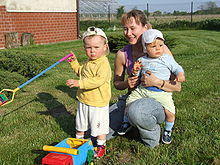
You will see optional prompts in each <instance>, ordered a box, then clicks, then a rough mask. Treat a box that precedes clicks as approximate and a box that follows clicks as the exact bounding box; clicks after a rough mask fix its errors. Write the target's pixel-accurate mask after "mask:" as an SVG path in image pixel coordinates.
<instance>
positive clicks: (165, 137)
mask: <svg viewBox="0 0 220 165" xmlns="http://www.w3.org/2000/svg"><path fill="white" fill-rule="evenodd" d="M171 132H172V131H168V130H164V133H163V137H162V142H163V143H164V144H170V143H171V142H172V136H171Z"/></svg>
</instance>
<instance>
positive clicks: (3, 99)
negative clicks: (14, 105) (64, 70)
mask: <svg viewBox="0 0 220 165" xmlns="http://www.w3.org/2000/svg"><path fill="white" fill-rule="evenodd" d="M71 56H74V54H73V53H70V54H68V55H67V56H65V57H63V58H62V59H60V60H59V61H57V62H56V63H54V64H53V65H51V66H50V67H48V68H47V69H45V70H44V71H42V72H41V73H39V74H38V75H36V76H35V77H33V78H32V79H30V80H28V81H27V82H25V83H24V84H22V85H21V86H19V87H17V88H15V89H14V90H12V89H3V90H1V91H0V106H4V105H6V104H9V103H11V102H12V101H13V100H14V97H15V93H16V92H17V91H18V90H20V89H21V88H23V87H24V86H26V85H27V84H29V83H30V82H32V81H33V80H35V79H36V78H38V77H40V76H42V75H43V74H44V73H46V72H47V71H48V70H50V69H51V68H53V67H55V66H56V65H58V64H59V63H61V62H63V61H64V60H66V59H67V58H69V57H71ZM4 92H11V93H12V95H11V99H8V98H7V96H6V94H5V93H4Z"/></svg>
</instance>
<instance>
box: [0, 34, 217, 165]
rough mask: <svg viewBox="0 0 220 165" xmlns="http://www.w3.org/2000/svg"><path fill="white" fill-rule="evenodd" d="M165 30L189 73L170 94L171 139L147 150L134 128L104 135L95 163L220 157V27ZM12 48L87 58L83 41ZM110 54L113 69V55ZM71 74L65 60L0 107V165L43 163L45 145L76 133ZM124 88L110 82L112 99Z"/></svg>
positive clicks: (49, 56)
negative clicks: (107, 137)
mask: <svg viewBox="0 0 220 165" xmlns="http://www.w3.org/2000/svg"><path fill="white" fill-rule="evenodd" d="M164 33H165V34H166V35H168V36H174V37H175V38H176V43H177V45H176V46H175V47H174V48H172V49H171V51H172V53H173V54H174V57H175V59H176V60H177V61H178V62H179V63H180V64H181V65H182V66H183V68H184V70H185V72H186V79H187V80H186V82H184V83H183V85H182V91H181V92H180V93H174V101H175V105H176V111H177V114H176V122H175V128H174V130H173V142H172V143H171V144H170V145H164V144H160V146H159V147H156V148H155V149H150V148H147V147H146V146H144V144H142V143H141V141H140V140H139V138H138V133H137V132H135V131H134V132H131V133H128V134H127V135H126V136H122V137H119V136H118V137H116V138H114V139H112V140H110V141H108V142H107V149H108V151H107V154H106V156H105V157H104V158H102V159H99V160H96V161H95V164H100V165H101V164H109V165H121V164H131V165H134V164H135V165H145V164H150V165H158V164H166V165H168V164H169V165H171V164H201V165H204V164H214V165H217V164H220V93H219V92H220V76H219V75H220V74H219V71H220V46H219V45H220V32H217V31H192V30H191V31H164ZM0 51H3V50H0ZM12 51H23V52H25V53H31V54H33V53H34V54H37V55H39V56H41V57H44V58H46V59H48V60H49V61H51V63H55V62H57V61H58V60H59V59H60V58H62V57H64V56H65V55H67V54H68V53H69V52H70V51H73V52H75V54H76V56H77V57H78V59H79V61H80V62H83V61H85V60H86V56H85V53H84V50H83V47H82V41H80V40H79V41H73V42H65V43H60V44H50V45H38V46H30V47H23V48H17V49H12ZM108 57H109V61H110V63H111V66H112V70H113V68H114V67H113V64H114V54H113V53H111V54H110V55H109V56H108ZM27 58H28V57H27ZM12 60H13V59H12ZM45 65H46V66H48V64H45ZM48 67H49V66H48ZM70 78H76V76H75V75H74V74H73V72H72V71H71V69H70V67H69V64H68V63H66V62H63V63H61V64H59V65H57V66H56V67H55V68H53V69H51V70H50V71H48V72H47V73H46V76H43V77H40V78H38V79H36V80H35V81H33V82H31V83H30V84H28V85H27V86H25V87H24V88H22V90H19V91H18V92H17V93H16V96H15V100H14V101H13V102H12V103H10V104H8V105H6V106H3V107H0V134H1V135H0V144H1V146H0V155H1V156H0V164H4V165H9V164H10V165H11V164H16V165H17V164H18V165H33V164H41V159H42V158H43V157H44V156H45V155H46V154H47V153H46V152H44V151H42V147H43V145H54V144H56V143H58V142H60V141H62V140H63V139H65V138H67V137H74V134H75V130H74V127H75V113H76V99H75V93H76V90H77V89H76V88H74V89H69V88H68V87H67V86H66V85H65V82H66V80H67V79H70ZM11 81H13V80H11ZM8 88H10V87H8ZM123 93H126V91H117V90H116V89H115V88H114V87H113V86H112V100H111V103H114V102H116V100H117V97H118V96H119V95H121V94H123Z"/></svg>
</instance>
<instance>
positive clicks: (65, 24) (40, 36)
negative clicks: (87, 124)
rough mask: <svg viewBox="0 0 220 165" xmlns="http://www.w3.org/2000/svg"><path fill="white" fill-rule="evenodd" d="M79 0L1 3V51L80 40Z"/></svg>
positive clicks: (4, 0) (23, 0)
mask: <svg viewBox="0 0 220 165" xmlns="http://www.w3.org/2000/svg"><path fill="white" fill-rule="evenodd" d="M78 36H79V19H78V0H19V1H18V0H0V48H12V47H18V46H20V45H27V44H30V43H32V42H34V44H48V43H57V42H63V41H71V40H76V39H78Z"/></svg>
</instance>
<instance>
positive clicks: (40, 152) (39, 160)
mask: <svg viewBox="0 0 220 165" xmlns="http://www.w3.org/2000/svg"><path fill="white" fill-rule="evenodd" d="M58 143H59V142H54V143H52V144H50V145H49V146H55V145H56V144H58ZM31 152H32V153H33V154H37V155H38V157H36V158H35V159H34V164H35V165H40V164H42V159H43V158H44V157H45V156H46V155H47V154H49V152H46V151H43V150H32V151H31Z"/></svg>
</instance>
